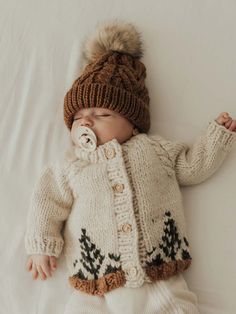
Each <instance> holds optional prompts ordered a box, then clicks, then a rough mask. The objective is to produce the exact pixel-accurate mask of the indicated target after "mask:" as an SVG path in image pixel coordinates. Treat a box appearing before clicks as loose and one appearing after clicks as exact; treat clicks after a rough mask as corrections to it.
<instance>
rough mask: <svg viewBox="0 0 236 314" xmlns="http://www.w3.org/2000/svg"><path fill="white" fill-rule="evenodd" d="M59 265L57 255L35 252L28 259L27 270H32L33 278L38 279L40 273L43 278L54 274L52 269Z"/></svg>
mask: <svg viewBox="0 0 236 314" xmlns="http://www.w3.org/2000/svg"><path fill="white" fill-rule="evenodd" d="M56 267H57V263H56V257H55V256H48V255H41V254H35V255H30V257H29V259H28V261H27V270H28V271H32V277H33V279H37V277H38V274H39V275H40V278H41V280H45V279H47V277H51V276H52V271H54V270H55V269H56Z"/></svg>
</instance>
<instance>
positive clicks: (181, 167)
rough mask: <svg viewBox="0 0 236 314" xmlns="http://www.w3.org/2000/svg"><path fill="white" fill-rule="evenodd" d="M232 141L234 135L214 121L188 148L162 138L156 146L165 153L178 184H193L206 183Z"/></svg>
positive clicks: (224, 156)
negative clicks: (158, 145)
mask: <svg viewBox="0 0 236 314" xmlns="http://www.w3.org/2000/svg"><path fill="white" fill-rule="evenodd" d="M218 118H219V117H218ZM234 121H235V120H234ZM231 124H232V123H231ZM231 124H230V125H231ZM233 125H234V124H233ZM231 127H232V126H231ZM235 140H236V132H233V131H231V130H228V129H227V127H226V126H224V125H220V123H219V122H218V121H216V120H213V121H211V122H210V123H209V125H208V127H207V129H206V131H205V132H204V133H203V134H202V135H201V136H199V137H198V138H197V140H196V141H195V142H194V143H193V145H191V146H188V145H187V144H185V143H183V142H178V141H168V140H165V139H163V138H161V140H160V141H159V143H160V145H161V146H162V148H163V149H164V150H165V151H166V153H167V156H168V159H169V161H170V163H171V164H172V168H173V169H174V170H175V174H176V178H177V180H178V183H179V184H180V185H192V184H197V183H200V182H203V181H205V180H206V179H207V178H208V177H210V176H211V175H212V174H213V173H214V172H215V171H216V170H217V169H218V168H219V167H220V165H221V164H222V162H223V161H224V159H225V158H226V156H227V155H228V153H229V152H230V151H231V148H232V147H233V144H234V143H235Z"/></svg>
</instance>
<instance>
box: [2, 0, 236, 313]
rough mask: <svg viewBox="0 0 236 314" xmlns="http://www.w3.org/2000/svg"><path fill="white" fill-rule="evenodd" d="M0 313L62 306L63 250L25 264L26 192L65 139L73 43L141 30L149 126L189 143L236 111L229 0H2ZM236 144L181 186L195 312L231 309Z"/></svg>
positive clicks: (234, 15) (233, 19)
mask: <svg viewBox="0 0 236 314" xmlns="http://www.w3.org/2000/svg"><path fill="white" fill-rule="evenodd" d="M0 16H1V18H0V45H1V46H0V91H1V93H0V95H1V96H0V117H1V123H0V152H1V154H0V178H1V180H0V209H1V220H0V224H1V225H0V228H1V229H0V230H1V237H0V239H1V241H0V249H1V251H0V253H1V259H0V260H1V264H0V282H1V288H0V304H1V305H0V313H1V314H6V313H7V314H36V313H37V314H54V313H55V314H62V313H63V308H64V304H65V302H66V300H67V298H68V296H69V294H70V292H71V291H72V290H71V289H72V288H70V287H69V285H68V283H67V274H66V267H65V262H64V258H63V257H62V258H61V259H60V261H59V268H58V270H57V271H56V273H55V276H54V277H53V278H51V279H49V280H47V281H44V282H42V281H33V280H32V279H31V276H30V274H29V273H27V272H26V270H25V263H26V258H27V257H26V255H25V251H24V242H23V237H24V232H25V224H26V215H27V212H28V206H29V197H30V195H31V192H32V189H33V186H34V184H35V182H36V180H37V177H38V175H39V172H40V170H41V169H42V167H43V165H45V164H47V163H48V162H51V161H53V160H55V158H57V156H58V155H59V154H62V153H63V151H64V150H65V149H66V147H67V146H68V145H69V134H68V131H67V130H66V127H65V126H64V122H63V115H62V114H63V106H62V105H63V97H64V95H65V92H66V91H67V89H68V88H69V87H70V86H71V84H72V83H73V81H74V79H76V77H77V75H78V71H79V57H80V55H79V54H80V48H81V47H80V45H81V40H82V38H83V37H84V35H87V34H88V33H89V32H90V31H93V29H94V27H95V25H96V23H97V22H98V21H102V20H104V19H108V18H112V17H120V18H125V19H127V20H129V21H131V22H134V23H136V25H137V26H138V27H139V28H140V30H142V33H143V40H144V42H145V45H146V51H145V57H144V63H145V65H146V67H147V71H148V72H147V73H148V77H147V86H148V88H149V90H150V96H151V113H152V129H151V132H152V133H155V132H160V133H161V134H162V135H163V136H166V137H168V138H170V139H181V140H183V141H186V142H189V143H191V142H192V141H193V140H194V138H195V137H196V136H198V135H199V134H200V132H201V131H202V130H203V129H204V128H205V127H206V126H207V124H208V121H210V120H211V119H213V118H216V117H217V115H218V114H219V113H220V112H222V111H228V112H229V113H230V114H231V115H232V116H233V117H234V118H235V117H236V107H235V79H236V78H235V73H236V72H235V68H236V66H235V50H236V44H235V36H236V31H235V30H236V2H235V1H222V0H221V1H220V0H214V1H211V0H205V1H189V0H179V1H176V2H175V1H171V0H165V1H161V0H155V1H154V0H146V1H143V2H140V1H139V2H137V1H131V0H128V1H127V0H126V1H124V0H121V1H112V0H100V1H92V0H90V1H89V0H88V1H82V0H76V1H75V0H70V1H66V0H61V1H56V0H50V1H46V0H41V1H33V0H21V1H17V0H8V1H0ZM235 158H236V149H234V150H233V151H232V152H231V154H230V156H229V157H228V158H227V160H226V161H225V163H224V164H223V165H222V167H221V168H220V169H219V171H218V172H217V173H216V174H214V175H213V176H212V177H211V178H210V179H208V180H207V181H206V182H204V183H202V184H199V185H196V186H192V187H186V188H184V189H183V193H184V202H185V212H186V219H187V222H188V230H189V239H190V241H191V245H192V257H193V264H192V267H191V268H190V269H189V270H188V271H186V272H185V273H184V277H185V279H186V280H187V282H188V285H189V287H190V289H192V290H193V291H194V292H195V293H196V294H197V295H198V297H199V305H200V310H201V313H203V314H210V313H214V314H222V313H224V314H234V313H236V299H235V291H236V272H235V265H236V251H235V245H234V242H235V238H236V229H235V219H236V205H235V203H236V196H235V170H236V164H235Z"/></svg>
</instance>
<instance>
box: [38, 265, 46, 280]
mask: <svg viewBox="0 0 236 314" xmlns="http://www.w3.org/2000/svg"><path fill="white" fill-rule="evenodd" d="M37 271H38V273H39V276H40V278H41V280H44V279H46V275H45V274H44V272H43V270H42V267H41V266H40V265H37Z"/></svg>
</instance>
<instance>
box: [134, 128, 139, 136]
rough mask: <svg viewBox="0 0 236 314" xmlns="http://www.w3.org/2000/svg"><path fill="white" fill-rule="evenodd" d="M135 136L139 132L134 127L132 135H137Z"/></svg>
mask: <svg viewBox="0 0 236 314" xmlns="http://www.w3.org/2000/svg"><path fill="white" fill-rule="evenodd" d="M137 134H139V130H138V129H137V128H135V127H134V128H133V135H137Z"/></svg>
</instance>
